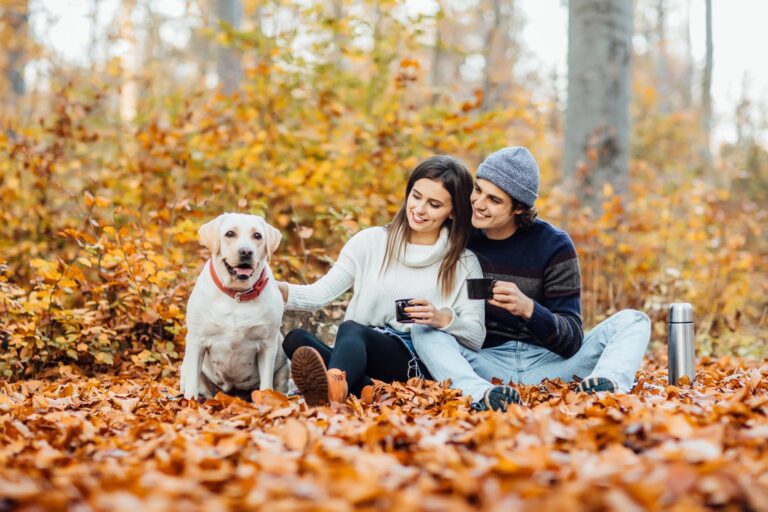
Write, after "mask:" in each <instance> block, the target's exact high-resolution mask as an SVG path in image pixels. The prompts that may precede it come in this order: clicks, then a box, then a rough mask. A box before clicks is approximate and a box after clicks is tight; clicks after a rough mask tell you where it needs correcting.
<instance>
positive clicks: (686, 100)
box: [683, 0, 694, 109]
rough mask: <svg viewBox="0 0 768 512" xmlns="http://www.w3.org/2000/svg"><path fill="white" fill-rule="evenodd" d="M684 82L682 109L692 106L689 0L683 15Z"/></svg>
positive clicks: (691, 46)
mask: <svg viewBox="0 0 768 512" xmlns="http://www.w3.org/2000/svg"><path fill="white" fill-rule="evenodd" d="M684 27H685V80H684V84H683V107H684V108H686V109H689V108H691V105H693V67H694V64H693V43H692V42H691V0H688V2H687V4H686V13H685V25H684Z"/></svg>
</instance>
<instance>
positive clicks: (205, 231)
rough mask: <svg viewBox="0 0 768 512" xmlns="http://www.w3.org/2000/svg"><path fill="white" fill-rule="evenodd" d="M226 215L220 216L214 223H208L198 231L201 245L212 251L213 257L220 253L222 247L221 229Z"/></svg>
mask: <svg viewBox="0 0 768 512" xmlns="http://www.w3.org/2000/svg"><path fill="white" fill-rule="evenodd" d="M226 215H227V214H226V213H225V214H222V215H219V216H218V217H216V218H215V219H213V220H212V221H209V222H206V223H205V224H203V225H202V226H200V229H198V230H197V234H198V236H200V243H201V244H202V245H204V246H205V247H207V248H208V250H210V251H211V256H215V255H216V254H218V253H219V247H220V245H221V241H220V238H219V229H220V228H221V221H223V220H224V217H225V216H226Z"/></svg>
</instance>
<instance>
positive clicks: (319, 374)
mask: <svg viewBox="0 0 768 512" xmlns="http://www.w3.org/2000/svg"><path fill="white" fill-rule="evenodd" d="M291 374H292V375H293V382H294V383H296V387H297V388H299V391H301V394H302V395H304V401H305V402H306V403H307V405H309V406H312V407H314V406H317V405H327V404H328V403H329V402H332V401H333V402H344V401H345V400H346V399H347V374H346V372H343V371H341V370H339V369H338V368H331V369H330V370H327V369H326V367H325V362H324V361H323V356H321V355H320V352H318V351H317V350H315V349H313V348H312V347H299V348H298V349H296V352H294V353H293V358H292V359H291Z"/></svg>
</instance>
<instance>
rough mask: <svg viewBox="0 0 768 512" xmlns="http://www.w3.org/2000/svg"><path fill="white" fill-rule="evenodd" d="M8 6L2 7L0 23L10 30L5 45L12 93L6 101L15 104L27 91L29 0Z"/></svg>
mask: <svg viewBox="0 0 768 512" xmlns="http://www.w3.org/2000/svg"><path fill="white" fill-rule="evenodd" d="M9 3H10V4H11V5H10V6H8V7H4V8H0V14H2V19H0V23H2V24H3V25H5V26H6V27H7V29H8V30H9V33H8V34H5V37H6V38H7V41H8V44H7V45H5V46H6V48H5V51H6V61H5V69H4V74H5V79H6V81H7V84H8V85H7V87H8V89H9V92H10V94H9V95H8V96H7V97H6V98H7V99H6V101H8V100H10V103H13V104H15V103H16V101H17V100H18V98H19V97H21V96H24V94H25V93H26V85H25V83H24V66H25V65H26V62H25V56H26V49H27V48H26V47H27V44H28V41H29V37H28V35H27V31H28V30H29V5H28V3H27V2H9Z"/></svg>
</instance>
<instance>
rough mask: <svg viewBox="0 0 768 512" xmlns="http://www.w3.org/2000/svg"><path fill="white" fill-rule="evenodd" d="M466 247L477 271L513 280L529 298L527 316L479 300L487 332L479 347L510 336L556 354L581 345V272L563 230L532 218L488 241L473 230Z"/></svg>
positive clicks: (568, 352) (566, 353) (568, 354)
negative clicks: (528, 224)
mask: <svg viewBox="0 0 768 512" xmlns="http://www.w3.org/2000/svg"><path fill="white" fill-rule="evenodd" d="M469 248H470V249H471V250H472V251H473V252H474V253H475V254H476V255H477V257H478V259H479V260H480V265H481V266H482V268H483V274H484V275H485V276H486V277H493V278H494V279H499V280H502V281H511V282H513V283H515V284H516V285H517V286H518V288H520V290H521V291H522V292H523V293H524V294H525V295H527V296H528V297H530V298H531V299H533V301H534V309H533V316H531V318H530V320H527V321H526V320H525V319H523V318H522V317H518V316H514V315H512V314H510V313H509V312H507V311H506V310H504V309H501V308H499V307H496V306H492V305H490V304H488V303H487V302H486V304H485V325H486V328H487V334H486V337H485V342H484V343H483V348H489V347H496V346H499V345H501V344H503V343H505V342H507V341H510V340H517V341H524V342H527V343H532V344H534V345H538V346H540V347H544V348H546V349H547V350H550V351H552V352H554V353H556V354H558V355H560V356H562V357H565V358H568V357H571V356H573V355H574V354H575V353H576V352H578V351H579V349H580V348H581V341H582V338H583V336H584V333H583V330H582V325H581V271H580V270H579V259H578V256H577V255H576V248H575V247H574V245H573V242H572V241H571V238H570V237H569V236H568V234H567V233H566V232H565V231H563V230H561V229H558V228H556V227H555V226H552V225H551V224H549V223H547V222H544V221H543V220H538V219H537V220H536V221H535V223H534V224H533V225H532V226H531V227H530V228H528V229H518V230H517V231H515V233H514V234H513V235H512V236H510V237H509V238H506V239H504V240H491V239H489V238H488V237H486V236H485V234H484V233H483V232H482V231H480V230H475V232H474V233H473V236H472V238H471V240H470V243H469Z"/></svg>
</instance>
